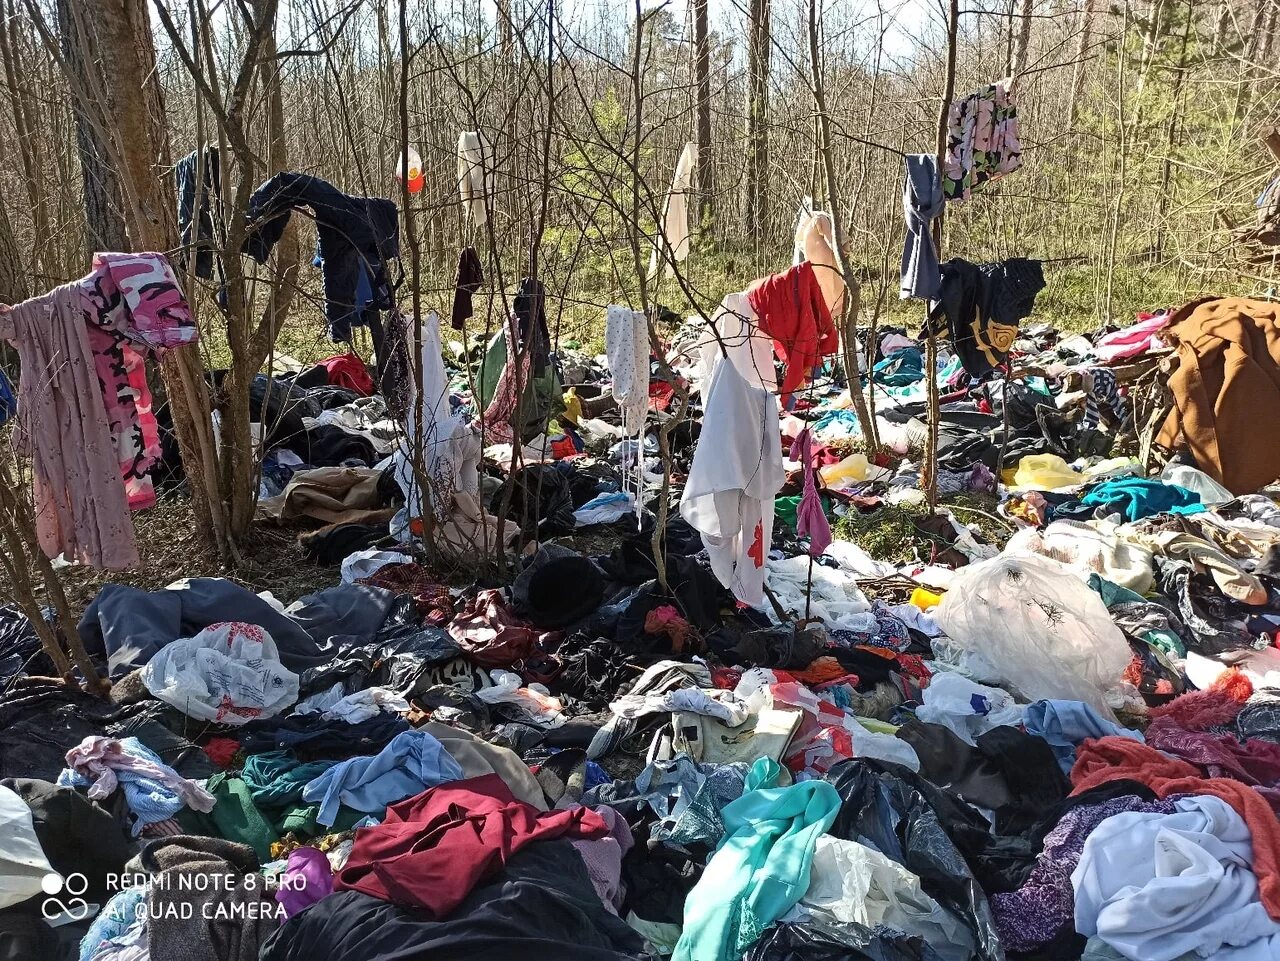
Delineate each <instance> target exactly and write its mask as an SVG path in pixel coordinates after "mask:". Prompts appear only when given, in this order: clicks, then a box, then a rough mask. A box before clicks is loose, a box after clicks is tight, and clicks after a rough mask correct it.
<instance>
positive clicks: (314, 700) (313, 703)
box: [293, 682, 409, 724]
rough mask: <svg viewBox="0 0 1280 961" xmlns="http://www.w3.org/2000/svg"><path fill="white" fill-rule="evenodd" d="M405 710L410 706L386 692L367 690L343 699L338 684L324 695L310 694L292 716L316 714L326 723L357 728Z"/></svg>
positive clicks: (348, 695)
mask: <svg viewBox="0 0 1280 961" xmlns="http://www.w3.org/2000/svg"><path fill="white" fill-rule="evenodd" d="M407 710H409V702H408V701H406V700H405V699H404V698H403V697H401V696H400V695H399V694H397V693H396V692H395V691H392V690H389V689H388V688H385V687H367V688H365V689H364V690H363V691H356V692H355V693H354V694H347V695H344V694H343V693H342V683H341V682H339V683H337V684H335V685H333V687H331V688H329V689H328V690H327V691H321V692H320V693H318V694H312V695H311V696H310V697H309V698H307V699H306V700H304V701H299V702H298V703H297V705H296V706H295V707H294V709H293V713H294V714H319V715H320V716H321V717H322V718H324V719H325V720H326V721H338V720H342V721H346V722H347V723H348V724H359V723H360V722H361V721H367V720H369V718H371V717H377V716H378V715H379V714H381V713H382V712H383V711H407Z"/></svg>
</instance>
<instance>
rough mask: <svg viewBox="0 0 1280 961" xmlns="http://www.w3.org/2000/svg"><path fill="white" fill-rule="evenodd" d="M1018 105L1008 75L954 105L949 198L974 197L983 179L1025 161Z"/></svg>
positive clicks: (947, 164)
mask: <svg viewBox="0 0 1280 961" xmlns="http://www.w3.org/2000/svg"><path fill="white" fill-rule="evenodd" d="M1018 133H1019V131H1018V108H1017V107H1016V106H1014V103H1013V93H1012V92H1011V91H1010V90H1009V88H1008V81H1006V80H1001V81H999V82H998V83H993V84H989V85H988V86H986V87H983V88H982V89H981V90H978V91H976V92H975V93H971V94H970V95H969V96H967V97H965V98H964V99H963V100H957V101H955V102H954V103H953V104H952V105H951V110H950V112H949V114H948V117H947V155H946V158H945V159H944V161H943V164H942V190H943V193H944V194H945V195H946V198H947V199H948V200H968V199H969V197H970V195H971V194H972V193H973V191H975V190H977V189H978V188H979V187H981V186H982V185H983V184H985V183H988V182H990V181H992V180H997V179H999V178H1000V177H1003V176H1004V175H1005V174H1008V173H1013V171H1015V170H1017V169H1018V168H1019V167H1021V166H1022V143H1021V141H1020V140H1019V139H1018Z"/></svg>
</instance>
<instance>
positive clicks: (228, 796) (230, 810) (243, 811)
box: [206, 772, 277, 863]
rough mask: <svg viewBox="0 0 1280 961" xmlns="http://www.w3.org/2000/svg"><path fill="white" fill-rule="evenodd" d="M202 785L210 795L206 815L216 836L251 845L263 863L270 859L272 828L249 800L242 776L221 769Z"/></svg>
mask: <svg viewBox="0 0 1280 961" xmlns="http://www.w3.org/2000/svg"><path fill="white" fill-rule="evenodd" d="M206 788H207V789H208V791H209V793H210V794H212V795H213V797H214V805H213V810H212V811H211V812H209V816H210V817H211V818H213V823H214V825H215V826H216V827H217V836H218V837H222V838H226V839H227V840H228V841H239V842H240V843H241V844H247V845H249V847H251V848H253V851H254V853H255V854H257V855H258V859H259V860H260V861H262V862H263V863H266V862H267V861H270V860H271V842H272V841H274V840H275V839H276V837H277V834H276V830H275V827H274V826H273V825H272V824H271V822H270V821H269V820H267V818H266V816H265V815H264V814H263V813H262V812H261V811H259V810H258V806H257V805H256V804H254V803H253V795H252V794H250V793H249V787H248V785H246V784H245V782H244V779H243V778H239V777H236V776H235V775H234V774H227V773H225V772H223V773H218V774H215V775H214V776H213V777H211V778H209V780H208V782H207V784H206Z"/></svg>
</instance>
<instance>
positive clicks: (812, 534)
mask: <svg viewBox="0 0 1280 961" xmlns="http://www.w3.org/2000/svg"><path fill="white" fill-rule="evenodd" d="M812 448H813V436H812V435H811V434H810V433H809V428H807V427H806V428H805V429H804V430H802V431H801V432H800V436H799V437H797V438H796V439H795V443H793V444H792V445H791V459H792V460H798V461H800V464H801V465H802V466H801V468H800V469H801V470H802V471H803V472H804V493H803V494H802V495H801V496H800V503H799V504H798V505H797V506H796V534H797V535H798V536H799V537H806V536H807V537H808V538H809V556H810V557H821V556H822V552H823V551H825V550H826V549H827V548H828V547H830V546H831V524H830V523H829V522H828V521H827V514H826V511H824V510H823V509H822V499H821V498H820V497H819V496H818V487H817V485H816V484H815V483H814V480H813V449H812Z"/></svg>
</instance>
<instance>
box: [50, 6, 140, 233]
mask: <svg viewBox="0 0 1280 961" xmlns="http://www.w3.org/2000/svg"><path fill="white" fill-rule="evenodd" d="M76 2H77V0H58V36H59V38H60V40H61V46H62V56H63V58H64V59H65V61H66V65H67V69H68V70H70V71H71V72H73V73H74V74H75V79H76V83H77V84H79V85H80V86H81V87H83V88H84V89H87V90H94V89H96V88H97V85H98V84H100V83H101V82H102V80H101V77H100V76H98V75H97V67H96V64H97V63H98V62H99V58H98V56H97V55H96V53H95V50H94V45H93V43H92V40H91V38H90V37H89V36H87V32H86V30H85V24H84V22H83V21H84V17H83V15H82V14H80V13H79V12H78V11H73V10H72V6H71V5H72V4H73V3H76ZM80 10H83V6H80ZM86 109H87V105H86V104H85V103H83V102H82V101H81V99H80V98H79V97H72V98H71V115H72V117H73V118H74V119H75V124H76V145H77V147H78V153H79V154H80V172H81V175H82V176H83V178H84V213H85V228H86V237H85V240H86V242H87V246H88V250H87V251H85V253H86V258H87V255H89V254H92V253H93V252H94V251H97V250H128V249H129V238H128V234H127V232H126V230H125V223H124V194H123V192H122V191H121V189H120V178H119V177H118V176H117V175H116V168H115V164H113V163H112V162H111V159H110V158H111V153H110V151H109V150H108V148H107V145H106V144H105V143H103V141H102V138H101V137H100V136H99V129H100V128H99V126H98V125H97V124H95V123H93V121H92V119H91V118H90V116H89V115H88V114H87V113H86V112H85V111H86Z"/></svg>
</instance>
